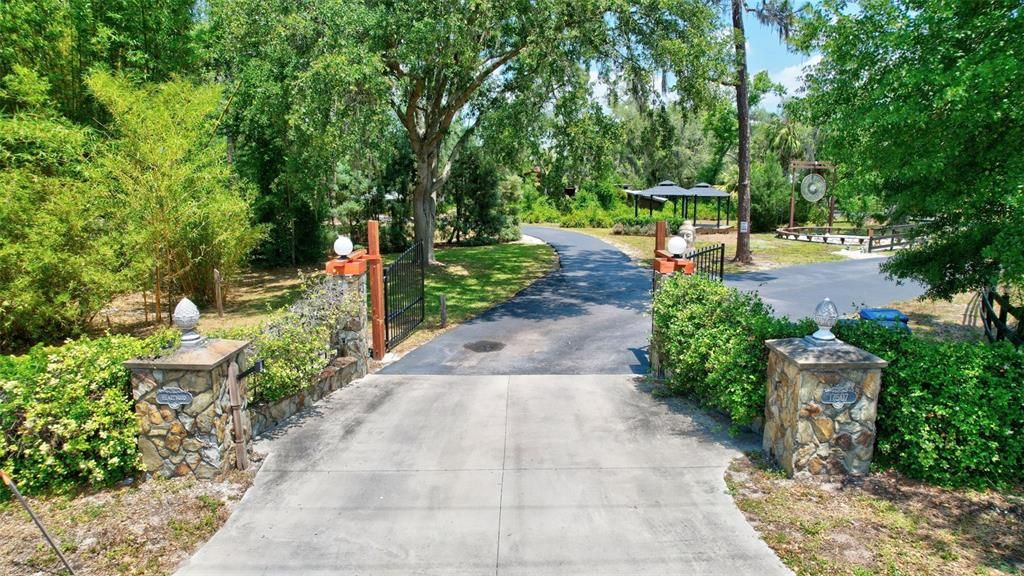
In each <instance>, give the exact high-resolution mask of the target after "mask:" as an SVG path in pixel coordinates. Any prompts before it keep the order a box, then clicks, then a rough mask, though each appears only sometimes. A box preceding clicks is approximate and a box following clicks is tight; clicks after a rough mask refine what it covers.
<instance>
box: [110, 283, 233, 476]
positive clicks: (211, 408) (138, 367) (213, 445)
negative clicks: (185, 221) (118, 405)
mask: <svg viewBox="0 0 1024 576" xmlns="http://www.w3.org/2000/svg"><path fill="white" fill-rule="evenodd" d="M198 320H199V312H198V310H196V309H195V305H193V304H192V303H191V302H189V301H188V300H187V299H185V300H182V302H181V303H180V304H179V305H178V307H177V308H176V309H175V312H174V321H175V324H176V325H177V326H178V327H179V328H180V329H181V330H182V332H183V335H182V344H181V346H180V347H179V348H178V349H177V350H175V351H174V352H173V353H171V354H168V355H166V356H161V357H158V358H136V359H133V360H129V361H128V362H125V364H124V365H125V366H126V367H127V368H128V369H129V370H130V371H131V383H132V399H133V401H134V403H135V415H136V417H137V419H138V422H139V435H138V446H139V453H140V454H141V457H142V463H143V467H144V468H145V470H146V471H147V472H150V473H153V474H158V475H160V476H164V477H173V476H186V475H195V476H197V477H199V478H212V477H213V476H215V475H217V474H218V473H220V472H223V471H226V470H228V469H229V468H232V467H234V466H235V465H236V463H237V459H238V454H239V453H242V454H244V452H245V451H246V450H248V448H249V447H250V444H251V436H252V434H251V430H252V427H251V425H250V422H249V421H248V412H247V410H246V405H245V404H246V396H247V394H246V389H245V381H244V380H240V381H238V382H237V387H238V388H237V392H236V395H235V396H236V399H237V401H238V402H239V403H240V407H239V408H240V409H239V410H235V413H237V414H238V415H239V416H238V417H239V418H240V419H241V420H242V422H240V423H239V425H240V426H239V427H238V428H237V429H240V430H241V438H236V437H235V436H236V434H235V433H234V430H235V429H236V427H235V425H234V424H235V423H234V422H233V421H232V402H231V396H232V395H231V386H229V378H228V374H229V370H231V365H232V364H235V365H236V366H235V370H233V372H234V373H238V372H239V371H240V370H243V369H244V368H245V366H244V364H245V361H246V357H245V356H246V352H245V351H246V348H247V347H248V345H249V343H248V342H246V341H240V340H220V339H205V338H201V337H200V336H199V335H198V334H197V333H196V332H195V326H196V324H197V323H198ZM239 445H241V450H240V449H239Z"/></svg>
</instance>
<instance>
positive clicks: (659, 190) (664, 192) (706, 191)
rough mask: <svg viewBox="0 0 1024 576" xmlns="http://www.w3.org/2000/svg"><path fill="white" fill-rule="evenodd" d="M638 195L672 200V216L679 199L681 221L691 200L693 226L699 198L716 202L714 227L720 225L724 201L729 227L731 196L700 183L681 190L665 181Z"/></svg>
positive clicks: (686, 215)
mask: <svg viewBox="0 0 1024 576" xmlns="http://www.w3.org/2000/svg"><path fill="white" fill-rule="evenodd" d="M640 194H642V195H644V196H660V197H662V198H668V199H671V200H672V215H673V216H675V214H676V206H677V205H678V202H679V198H682V199H683V220H686V219H687V218H688V217H689V215H690V209H689V204H690V198H693V225H694V226H696V225H697V207H698V201H699V199H700V198H715V199H716V202H717V214H716V219H715V227H720V226H721V225H722V198H725V199H726V202H727V204H726V211H725V225H726V226H728V225H729V212H730V208H731V206H730V200H731V196H730V195H729V193H728V192H723V191H722V190H719V189H717V188H715V187H714V186H712V185H710V184H707V183H705V182H701V183H700V184H697V185H696V186H694V187H693V188H683V187H682V186H678V185H676V183H675V182H672V181H670V180H665V181H664V182H659V183H658V185H657V186H653V187H651V188H648V189H646V190H642V191H641V192H640ZM633 212H634V215H635V214H636V204H635V202H634V210H633Z"/></svg>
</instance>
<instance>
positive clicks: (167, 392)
mask: <svg viewBox="0 0 1024 576" xmlns="http://www.w3.org/2000/svg"><path fill="white" fill-rule="evenodd" d="M156 401H157V403H158V404H166V405H168V406H170V407H171V408H174V409H175V410H177V409H178V408H181V407H182V406H186V405H188V404H191V403H192V393H191V392H188V391H186V390H182V389H181V388H178V387H177V386H168V387H166V388H161V389H159V390H157V391H156Z"/></svg>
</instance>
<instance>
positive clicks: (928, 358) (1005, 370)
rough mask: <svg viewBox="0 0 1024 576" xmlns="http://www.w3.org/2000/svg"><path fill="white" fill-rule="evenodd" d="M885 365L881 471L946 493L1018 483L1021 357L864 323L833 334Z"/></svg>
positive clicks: (1023, 461)
mask: <svg viewBox="0 0 1024 576" xmlns="http://www.w3.org/2000/svg"><path fill="white" fill-rule="evenodd" d="M836 334H837V336H839V338H841V339H842V340H844V341H846V342H849V343H850V344H853V345H854V346H857V347H860V348H863V349H864V350H867V351H868V352H871V353H872V354H875V355H877V356H880V357H882V358H884V359H886V360H888V361H889V367H888V368H886V369H885V371H884V372H883V375H882V394H881V395H880V396H879V399H878V419H877V421H876V425H877V432H878V434H877V436H878V443H877V454H876V457H875V461H876V462H877V463H878V464H880V465H882V466H890V467H893V468H897V469H898V470H900V471H901V472H903V473H904V474H906V475H908V476H912V477H914V478H920V479H923V480H927V481H929V482H932V483H935V484H941V485H949V486H971V487H975V488H984V487H989V486H995V487H999V486H1004V485H1008V484H1014V483H1020V482H1021V481H1022V480H1024V472H1022V470H1024V435H1022V434H1021V430H1022V429H1024V355H1022V354H1020V353H1019V352H1018V351H1016V350H1014V348H1013V346H1011V345H1010V344H1008V343H1005V342H1003V343H996V344H987V343H970V344H968V343H962V342H940V341H936V340H929V339H925V338H921V337H918V336H914V335H911V334H908V333H907V332H903V331H897V330H889V329H886V328H884V327H882V326H879V325H876V324H874V323H870V322H852V323H849V324H845V325H841V326H839V327H838V328H836Z"/></svg>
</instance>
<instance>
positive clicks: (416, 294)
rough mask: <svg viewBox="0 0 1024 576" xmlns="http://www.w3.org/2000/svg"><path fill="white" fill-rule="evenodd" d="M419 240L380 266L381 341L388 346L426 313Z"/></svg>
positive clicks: (408, 330)
mask: <svg viewBox="0 0 1024 576" xmlns="http://www.w3.org/2000/svg"><path fill="white" fill-rule="evenodd" d="M424 265H425V262H424V258H423V244H422V243H419V242H417V243H416V244H414V245H412V246H411V247H409V249H408V250H406V251H405V252H402V254H401V255H400V256H399V257H398V258H396V259H395V261H394V262H392V263H391V264H389V265H388V266H387V267H386V268H384V341H385V345H386V347H387V349H388V350H390V349H392V348H393V347H394V346H395V345H396V344H398V343H399V342H401V341H402V340H404V339H406V338H407V337H408V336H409V334H412V332H413V331H414V330H415V329H416V327H417V326H419V325H420V324H421V323H422V322H423V319H424V318H425V317H426V299H425V298H424Z"/></svg>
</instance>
